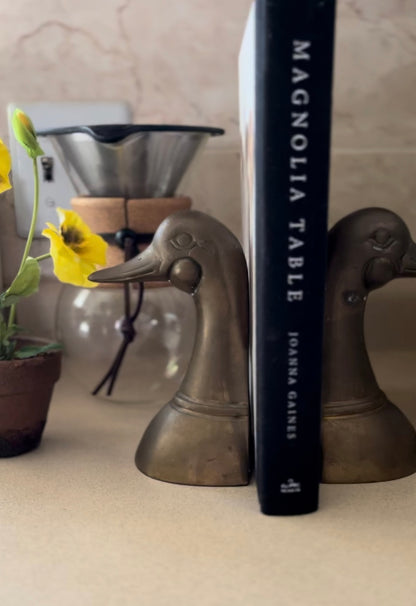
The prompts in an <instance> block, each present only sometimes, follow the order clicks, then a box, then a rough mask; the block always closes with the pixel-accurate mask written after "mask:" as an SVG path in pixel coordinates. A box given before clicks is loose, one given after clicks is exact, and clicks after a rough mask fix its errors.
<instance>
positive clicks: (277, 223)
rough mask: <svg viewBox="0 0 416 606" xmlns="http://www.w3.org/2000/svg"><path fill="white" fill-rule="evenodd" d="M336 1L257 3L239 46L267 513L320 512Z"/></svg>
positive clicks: (258, 446)
mask: <svg viewBox="0 0 416 606" xmlns="http://www.w3.org/2000/svg"><path fill="white" fill-rule="evenodd" d="M334 18H335V0H257V1H256V2H255V3H254V5H253V7H252V10H251V13H250V16H249V19H248V22H247V27H246V32H245V35H244V40H243V45H242V49H241V53H240V124H241V131H242V143H243V180H244V183H243V185H244V187H243V189H244V195H245V200H244V204H243V206H244V209H245V217H244V219H245V231H246V235H247V238H246V248H247V253H248V257H249V268H250V282H251V307H252V315H251V319H252V348H251V349H252V396H253V398H252V400H253V403H254V438H255V468H256V480H257V486H258V495H259V500H260V506H261V510H262V512H263V513H266V514H272V515H273V514H274V515H290V514H303V513H309V512H312V511H315V510H316V509H317V508H318V496H319V481H320V474H321V458H322V457H321V446H320V422H321V372H322V331H323V312H324V288H325V271H326V236H327V206H328V181H329V149H330V125H331V90H332V67H333V44H334Z"/></svg>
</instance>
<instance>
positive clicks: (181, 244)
mask: <svg viewBox="0 0 416 606" xmlns="http://www.w3.org/2000/svg"><path fill="white" fill-rule="evenodd" d="M170 243H171V244H172V246H173V247H174V248H176V249H177V250H189V249H191V248H193V247H194V246H195V240H194V237H193V236H192V235H191V234H188V233H187V232H182V233H180V234H178V235H177V236H175V237H174V238H172V240H171V241H170Z"/></svg>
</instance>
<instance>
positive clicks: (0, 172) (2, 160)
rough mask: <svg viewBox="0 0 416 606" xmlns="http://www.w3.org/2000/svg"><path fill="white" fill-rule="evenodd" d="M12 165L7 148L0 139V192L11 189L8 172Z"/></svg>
mask: <svg viewBox="0 0 416 606" xmlns="http://www.w3.org/2000/svg"><path fill="white" fill-rule="evenodd" d="M11 167H12V161H11V158H10V154H9V150H8V149H7V147H6V146H5V145H4V143H3V141H2V140H1V139H0V194H1V193H2V192H3V191H7V190H8V189H11V187H12V186H11V183H10V180H9V173H10V170H11Z"/></svg>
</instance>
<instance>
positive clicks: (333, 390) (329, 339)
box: [323, 264, 381, 409]
mask: <svg viewBox="0 0 416 606" xmlns="http://www.w3.org/2000/svg"><path fill="white" fill-rule="evenodd" d="M355 282H358V280H354V279H353V276H351V275H350V276H348V275H345V268H344V272H342V270H341V268H337V267H336V266H335V264H333V267H332V268H330V269H329V272H328V279H327V292H326V304H325V323H324V352H323V403H324V406H326V407H331V408H332V407H337V406H342V405H344V406H345V405H347V403H349V404H350V405H351V408H352V409H353V408H354V403H355V405H357V404H358V403H359V402H362V403H363V404H364V403H365V402H369V401H374V399H375V398H377V396H379V395H380V393H381V391H380V388H379V387H378V385H377V381H376V378H375V376H374V372H373V369H372V367H371V363H370V359H369V357H368V352H367V348H366V344H365V338H364V313H365V306H366V300H367V295H368V291H367V290H364V289H363V287H362V286H361V287H356V286H355V285H354V283H355ZM364 405H365V404H364Z"/></svg>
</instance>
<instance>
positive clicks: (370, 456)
mask: <svg viewBox="0 0 416 606" xmlns="http://www.w3.org/2000/svg"><path fill="white" fill-rule="evenodd" d="M328 253H329V261H328V276H327V292H326V311H325V335H324V367H323V422H322V447H323V459H324V464H323V481H324V482H328V483H350V482H351V483H352V482H377V481H384V480H393V479H396V478H400V477H403V476H406V475H410V474H411V473H413V472H414V471H416V432H415V430H414V428H413V427H412V425H411V424H410V422H409V421H408V419H407V418H406V417H405V415H404V414H403V413H402V412H401V411H400V410H399V409H398V408H397V407H396V406H395V405H394V404H392V403H391V402H389V400H388V399H387V397H386V396H385V394H384V393H383V392H382V391H381V389H380V388H379V386H378V384H377V381H376V378H375V376H374V373H373V369H372V367H371V364H370V360H369V357H368V353H367V349H366V345H365V339H364V311H365V305H366V300H367V295H368V293H369V292H370V291H372V290H374V289H376V288H380V287H381V286H383V285H384V284H387V282H390V280H392V279H394V278H400V277H405V276H416V245H415V244H414V243H413V242H412V239H411V237H410V233H409V230H408V228H407V227H406V225H405V223H404V222H403V221H402V219H401V218H400V217H398V216H397V215H396V214H395V213H393V212H391V211H389V210H385V209H382V208H366V209H363V210H359V211H357V212H354V213H352V214H350V215H348V216H346V217H344V218H343V219H342V220H341V221H339V222H338V223H337V224H336V225H335V226H334V227H333V228H332V229H331V230H330V232H329V250H328Z"/></svg>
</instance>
